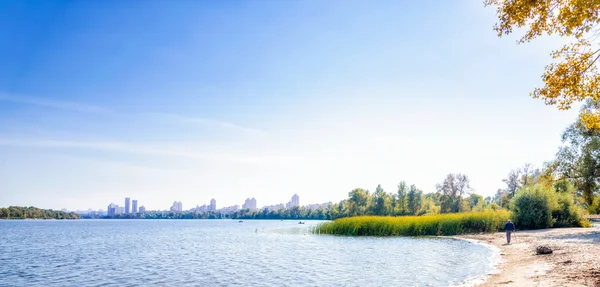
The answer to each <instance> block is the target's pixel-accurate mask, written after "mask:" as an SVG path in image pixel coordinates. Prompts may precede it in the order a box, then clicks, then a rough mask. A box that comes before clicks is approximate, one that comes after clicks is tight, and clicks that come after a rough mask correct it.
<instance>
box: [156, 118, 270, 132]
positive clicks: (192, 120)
mask: <svg viewBox="0 0 600 287" xmlns="http://www.w3.org/2000/svg"><path fill="white" fill-rule="evenodd" d="M146 114H147V115H150V116H157V117H161V118H163V119H166V120H171V121H175V122H179V123H183V124H201V125H208V126H216V127H220V128H226V129H231V130H237V131H241V132H245V133H249V134H266V132H265V131H263V130H259V129H255V128H250V127H245V126H241V125H237V124H234V123H230V122H225V121H220V120H216V119H208V118H195V117H187V116H182V115H178V114H170V113H146Z"/></svg>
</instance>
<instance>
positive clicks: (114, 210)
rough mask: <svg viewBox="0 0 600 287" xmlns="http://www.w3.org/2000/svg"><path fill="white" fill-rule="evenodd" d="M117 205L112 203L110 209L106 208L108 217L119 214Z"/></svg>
mask: <svg viewBox="0 0 600 287" xmlns="http://www.w3.org/2000/svg"><path fill="white" fill-rule="evenodd" d="M117 207H118V206H117V205H116V204H114V203H111V204H109V205H108V207H107V208H106V214H107V215H115V214H116V213H117Z"/></svg>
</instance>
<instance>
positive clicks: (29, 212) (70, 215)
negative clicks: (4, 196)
mask: <svg viewBox="0 0 600 287" xmlns="http://www.w3.org/2000/svg"><path fill="white" fill-rule="evenodd" d="M0 219H79V214H77V213H75V212H64V211H60V210H52V209H40V208H37V207H33V206H30V207H22V206H9V207H8V208H4V207H3V208H0Z"/></svg>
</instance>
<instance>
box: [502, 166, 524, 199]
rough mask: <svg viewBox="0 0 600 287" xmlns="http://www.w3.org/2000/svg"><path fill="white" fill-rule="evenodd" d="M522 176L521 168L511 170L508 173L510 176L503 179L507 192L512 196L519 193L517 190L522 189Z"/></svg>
mask: <svg viewBox="0 0 600 287" xmlns="http://www.w3.org/2000/svg"><path fill="white" fill-rule="evenodd" d="M520 177H521V175H520V171H519V170H514V169H513V170H511V171H510V172H509V173H508V176H507V177H506V178H505V179H503V180H502V181H503V182H504V183H506V192H507V193H508V195H509V196H510V197H511V198H512V197H514V196H515V194H516V193H517V190H519V189H521V187H522V185H521V181H520V180H519V178H520Z"/></svg>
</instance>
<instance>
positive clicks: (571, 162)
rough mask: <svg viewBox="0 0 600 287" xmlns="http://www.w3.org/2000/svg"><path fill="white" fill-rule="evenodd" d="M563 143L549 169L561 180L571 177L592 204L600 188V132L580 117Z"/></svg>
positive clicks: (564, 136) (565, 135) (570, 179)
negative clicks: (587, 124)
mask: <svg viewBox="0 0 600 287" xmlns="http://www.w3.org/2000/svg"><path fill="white" fill-rule="evenodd" d="M562 140H563V146H562V147H560V149H559V151H558V153H557V154H556V159H555V160H554V161H553V162H551V163H550V164H549V166H548V168H549V169H550V170H551V172H552V173H554V174H555V178H556V180H557V181H561V180H569V181H571V182H573V183H574V184H575V187H576V188H577V189H578V190H580V191H581V194H582V196H583V198H584V200H585V202H586V203H587V204H588V205H591V204H592V203H593V201H594V193H595V192H597V191H598V189H599V187H600V132H599V131H597V130H595V129H590V128H588V127H587V126H586V125H585V123H583V122H582V121H581V120H578V121H577V122H575V123H574V124H572V125H571V126H569V128H567V130H566V131H565V132H564V133H563V139H562Z"/></svg>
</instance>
